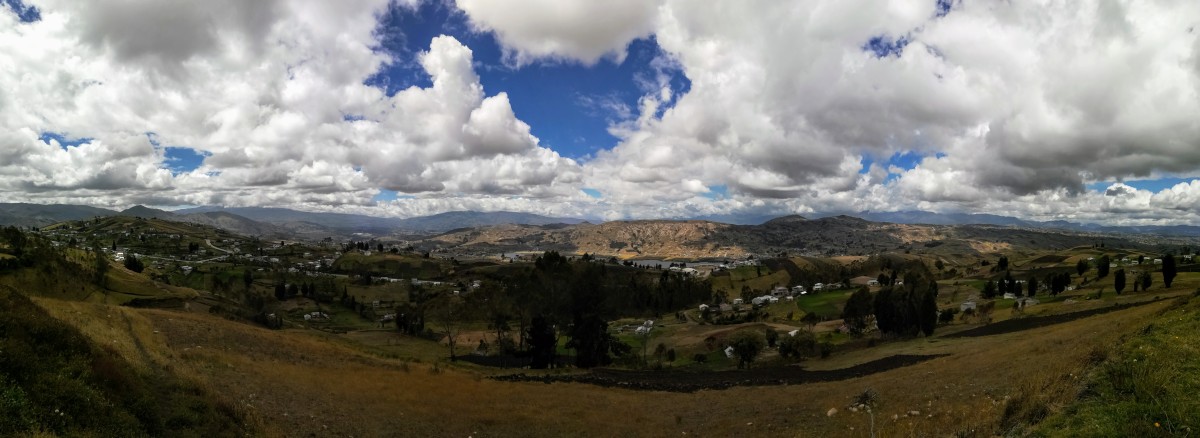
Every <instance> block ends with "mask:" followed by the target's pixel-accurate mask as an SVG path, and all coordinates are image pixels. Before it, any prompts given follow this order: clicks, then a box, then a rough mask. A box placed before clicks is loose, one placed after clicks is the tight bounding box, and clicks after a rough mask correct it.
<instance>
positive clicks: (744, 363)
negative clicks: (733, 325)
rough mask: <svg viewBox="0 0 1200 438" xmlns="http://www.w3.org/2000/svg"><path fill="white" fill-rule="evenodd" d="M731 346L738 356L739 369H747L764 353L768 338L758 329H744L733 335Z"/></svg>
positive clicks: (730, 341)
mask: <svg viewBox="0 0 1200 438" xmlns="http://www.w3.org/2000/svg"><path fill="white" fill-rule="evenodd" d="M729 346H730V347H733V355H734V356H737V358H738V369H746V368H750V364H751V363H752V362H754V359H757V358H758V354H759V353H762V350H763V348H764V347H765V346H766V340H765V339H763V335H762V333H760V332H758V331H757V330H742V331H740V332H737V333H735V334H734V335H733V337H732V338H731V339H730V340H729Z"/></svg>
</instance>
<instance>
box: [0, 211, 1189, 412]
mask: <svg viewBox="0 0 1200 438" xmlns="http://www.w3.org/2000/svg"><path fill="white" fill-rule="evenodd" d="M175 219H177V218H172V217H168V218H165V219H163V218H154V217H137V216H124V215H117V216H110V217H95V218H91V219H84V220H77V221H68V222H61V223H56V224H52V225H49V226H46V227H42V228H37V229H28V228H26V229H23V230H22V229H17V228H11V227H10V228H7V229H6V230H5V232H4V235H3V239H0V253H2V254H3V255H4V258H3V260H4V264H3V269H0V288H2V289H3V290H4V294H6V295H5V296H8V297H10V300H15V301H11V302H12V303H14V304H10V306H14V307H13V309H16V308H29V309H33V308H34V307H36V309H38V310H36V311H37V312H45V314H46V315H48V316H49V317H50V318H51V319H48V320H45V324H49V325H50V326H53V327H56V330H63V331H66V332H71V333H78V334H79V336H82V339H86V340H87V345H89V346H88V347H87V348H85V349H84V350H80V351H84V352H88V351H90V353H86V354H85V356H84V357H87V358H88V359H83V362H81V363H82V364H83V366H84V367H85V368H87V369H90V370H91V371H88V372H85V373H83V374H81V375H80V376H81V377H78V379H82V380H80V381H79V382H78V384H79V385H84V386H87V387H89V388H92V389H91V390H93V391H98V392H97V393H98V394H102V396H103V397H108V399H109V400H114V402H113V404H112V406H114V409H117V410H118V411H120V412H126V413H127V415H129V418H132V419H134V420H131V421H135V422H140V423H141V424H143V427H145V429H144V430H146V431H153V430H158V429H154V428H155V427H164V426H161V424H180V425H187V424H191V425H192V426H185V428H187V430H191V431H195V432H197V433H208V434H213V433H215V434H217V435H226V434H231V433H233V432H231V431H233V430H241V431H243V432H238V434H249V435H256V436H257V435H262V436H310V435H315V436H563V435H572V436H613V435H625V436H628V435H650V436H658V435H662V436H665V435H680V434H687V435H735V436H749V435H753V436H867V435H869V434H870V433H871V431H870V428H871V426H870V424H871V418H872V417H874V422H875V426H874V427H875V429H876V430H875V433H876V434H877V435H879V436H911V435H935V436H943V435H955V436H993V435H1036V436H1042V435H1058V434H1060V433H1061V432H1062V430H1059V429H1056V428H1055V427H1054V426H1048V425H1055V424H1073V425H1075V428H1074V429H1071V430H1080V431H1083V430H1087V431H1091V432H1088V433H1087V434H1088V435H1114V436H1116V435H1128V434H1133V435H1142V434H1146V433H1152V432H1154V431H1156V430H1162V427H1163V425H1166V427H1168V428H1170V429H1169V430H1171V431H1175V432H1181V431H1185V430H1189V429H1188V428H1192V427H1197V424H1194V419H1193V418H1192V417H1191V416H1190V415H1188V414H1186V412H1193V411H1189V410H1188V409H1191V408H1192V407H1194V406H1195V403H1196V401H1195V400H1194V399H1193V398H1191V397H1179V398H1177V399H1175V400H1172V401H1171V402H1170V403H1169V404H1167V405H1164V406H1161V408H1162V410H1161V412H1158V411H1156V412H1153V413H1141V412H1143V411H1141V410H1123V408H1119V407H1118V406H1122V405H1120V403H1126V402H1125V401H1122V400H1126V399H1127V398H1128V397H1140V395H1139V394H1140V393H1137V392H1134V393H1126V392H1122V391H1123V390H1117V391H1115V392H1104V393H1096V394H1092V393H1091V392H1089V391H1091V389H1089V388H1093V387H1096V386H1094V385H1100V384H1109V383H1105V382H1111V380H1110V379H1113V378H1116V377H1114V376H1116V375H1115V374H1113V373H1124V372H1137V373H1142V374H1137V376H1141V377H1134V376H1133V375H1131V376H1130V377H1128V378H1136V379H1158V380H1147V381H1148V382H1150V381H1152V382H1157V383H1155V385H1160V384H1161V385H1165V386H1163V388H1164V390H1166V391H1174V392H1173V393H1184V392H1186V391H1187V390H1188V388H1195V387H1196V386H1195V381H1194V380H1190V379H1186V378H1185V379H1178V378H1176V377H1169V376H1177V375H1179V374H1178V373H1181V372H1183V371H1182V370H1181V369H1177V368H1174V367H1169V366H1161V367H1158V368H1155V369H1153V370H1144V369H1140V368H1139V369H1138V370H1140V371H1138V370H1132V369H1126V368H1121V367H1122V366H1124V365H1122V364H1125V363H1128V362H1127V360H1128V358H1129V357H1131V356H1130V355H1131V354H1138V355H1141V356H1137V357H1143V358H1144V359H1143V360H1155V361H1163V360H1171V361H1176V362H1178V363H1181V364H1191V363H1196V360H1197V359H1200V358H1196V357H1193V356H1194V351H1195V350H1189V349H1187V348H1183V349H1182V350H1181V349H1178V348H1176V349H1174V350H1173V351H1176V352H1177V354H1181V355H1184V356H1172V357H1170V358H1167V357H1163V356H1145V355H1144V353H1141V352H1140V350H1137V348H1141V347H1132V346H1133V345H1143V344H1144V343H1146V342H1159V341H1156V339H1162V336H1164V335H1163V334H1161V333H1159V332H1158V330H1160V329H1158V328H1155V327H1169V328H1168V329H1167V330H1172V331H1171V332H1170V333H1172V334H1170V335H1169V336H1182V337H1178V338H1174V339H1176V340H1177V342H1181V343H1182V345H1192V346H1194V345H1196V344H1195V342H1197V341H1198V340H1200V336H1197V335H1195V334H1194V333H1196V332H1187V329H1186V328H1185V326H1180V325H1179V324H1182V322H1180V321H1175V320H1172V319H1170V318H1177V317H1176V316H1172V315H1196V314H1200V313H1197V312H1200V300H1198V299H1196V298H1195V295H1196V291H1197V290H1200V272H1197V271H1200V265H1197V264H1195V253H1194V249H1193V248H1195V247H1196V246H1195V243H1193V242H1188V241H1187V240H1186V239H1181V238H1162V239H1147V238H1132V237H1128V236H1118V235H1110V234H1102V235H1097V234H1093V233H1066V232H1061V233H1060V232H1050V231H1046V230H1025V229H1015V228H1005V227H996V226H982V225H980V226H916V225H903V224H886V223H876V222H868V221H863V220H860V219H854V218H842V217H833V218H825V219H816V220H807V219H803V218H799V217H786V218H781V219H777V220H773V221H768V222H767V223H765V224H763V225H760V226H744V225H728V224H719V223H714V222H703V221H683V222H674V221H634V222H612V223H605V224H599V225H594V224H576V225H566V224H563V225H496V226H490V227H480V228H472V229H466V230H459V231H451V232H449V233H443V234H438V235H434V236H432V237H425V238H421V239H415V240H404V241H401V240H394V241H393V240H388V239H385V238H381V239H377V240H376V239H371V240H345V241H340V240H334V239H332V238H322V239H318V240H309V239H305V238H297V237H293V238H292V239H284V240H264V239H263V238H261V237H247V236H244V235H240V234H236V233H233V232H230V231H228V230H226V229H224V228H222V227H218V226H212V225H205V224H198V223H195V222H194V221H177V220H175ZM618 243H624V245H620V244H618ZM513 253H516V254H519V255H520V256H510V255H512V254H513ZM1167 255H1170V258H1171V260H1172V261H1173V262H1176V263H1175V264H1171V267H1172V268H1174V269H1175V270H1177V271H1178V274H1176V276H1174V277H1172V280H1173V281H1172V283H1171V285H1170V287H1166V285H1165V281H1164V277H1163V271H1164V259H1165V258H1166V257H1167ZM133 260H136V262H134V261H133ZM647 260H664V262H662V263H657V262H656V263H649V262H647ZM1105 260H1107V261H1108V263H1107V264H1102V262H1103V261H1105ZM1155 260H1158V261H1157V262H1156V261H1155ZM667 261H669V263H668V262H667ZM1101 271H1104V272H1103V273H1101ZM1118 271H1119V272H1120V274H1118V273H1117V272H1118ZM67 273H71V274H67ZM1118 275H1120V278H1121V279H1125V278H1128V279H1129V280H1128V281H1127V282H1125V283H1121V282H1118V281H1116V280H1114V279H1115V278H1118V277H1117V276H1118ZM1063 277H1066V280H1065V281H1064V280H1063ZM1147 277H1149V280H1146V278H1147ZM1143 282H1148V283H1149V286H1148V287H1146V286H1144V284H1145V283H1143ZM1031 283H1032V286H1031ZM1119 283H1120V284H1121V286H1122V287H1120V288H1118V284H1119ZM1126 283H1127V284H1126ZM1118 289H1120V290H1118ZM20 297H28V298H20ZM862 297H866V298H865V299H866V301H865V306H866V307H865V308H863V307H862V306H863V303H864V302H863V301H861V300H862V299H863V298H862ZM22 299H25V300H29V301H28V304H21V300H22ZM22 306H24V307H22ZM31 306H32V307H31ZM852 309H853V310H852ZM6 311H9V310H6ZM12 311H16V310H12ZM1185 320H1186V318H1185ZM1172 321H1175V322H1172ZM10 333H11V332H10ZM24 339H25V338H21V337H19V336H14V335H8V337H6V338H5V339H4V340H3V342H4V343H5V345H6V347H4V348H5V349H4V350H3V351H19V350H20V348H24V347H21V345H26V344H23V343H22V342H25V340H24ZM29 345H34V344H29ZM1130 348H1135V349H1134V350H1130ZM29 354H34V355H35V356H36V355H37V354H43V353H29ZM31 357H33V356H31ZM106 357H111V358H112V359H103V358H106ZM109 360H117V361H119V362H120V363H121V364H122V365H120V366H121V367H122V368H123V369H128V370H130V371H129V372H132V373H139V374H144V375H155V376H163V377H159V379H170V380H171V381H178V382H180V383H179V384H178V386H174V387H177V388H184V387H188V388H198V389H197V390H194V391H192V390H189V391H192V392H188V394H194V395H192V397H199V398H198V399H196V400H195V401H193V402H190V403H193V404H195V405H196V406H200V404H201V403H202V404H203V405H204V406H211V408H205V409H207V410H205V411H203V412H207V413H206V414H204V415H210V416H212V415H215V417H204V418H209V419H208V420H203V421H207V422H212V421H218V420H215V419H216V418H220V420H219V423H220V424H224V425H225V426H221V427H225V428H227V429H224V430H225V431H224V432H212V431H211V430H210V431H209V432H201V429H199V426H198V424H200V423H197V421H201V420H199V419H198V418H200V417H195V415H197V414H188V413H184V412H181V411H174V412H172V411H169V410H168V411H164V412H162V413H155V414H150V413H147V412H143V411H139V410H138V409H139V408H137V407H136V406H139V405H138V404H137V403H145V402H136V403H135V402H130V403H133V404H122V403H125V402H123V401H122V400H126V399H125V398H121V397H124V396H122V395H120V393H115V392H111V391H112V390H111V389H105V388H106V387H105V386H104V384H103V383H97V381H91V380H87V379H89V377H86V376H88V375H94V374H95V373H98V372H101V368H97V367H100V366H101V365H99V364H100V363H102V362H103V361H109ZM98 361H99V362H98ZM1186 366H1190V365H1186ZM34 369H36V368H33V369H28V368H22V369H15V371H5V375H4V379H5V380H4V381H5V382H8V383H6V388H7V389H6V391H9V393H14V394H24V395H22V396H21V397H22V398H20V399H19V400H21V401H20V403H16V404H12V403H10V404H7V405H5V406H4V407H3V409H5V410H6V411H5V412H7V413H10V414H11V415H15V417H13V418H29V419H31V421H33V422H34V423H36V424H43V425H48V427H49V428H50V429H49V430H50V431H51V432H52V433H54V434H66V435H71V434H76V433H81V432H85V431H91V432H88V433H99V434H101V435H103V434H104V433H103V432H102V431H101V429H97V427H99V426H96V425H95V424H93V423H88V422H85V421H66V422H48V421H49V420H47V419H48V418H49V417H48V415H52V414H53V412H52V411H51V410H52V409H53V406H54V404H55V402H54V401H53V399H47V398H45V397H41V396H33V395H31V394H32V393H31V392H30V391H31V390H32V389H31V388H32V387H31V386H28V385H31V384H33V382H35V381H37V380H31V379H37V377H35V376H38V375H40V374H31V373H32V370H34ZM22 370H25V371H22ZM44 371H51V370H44ZM1146 373H1149V374H1146ZM1157 373H1171V374H1169V376H1159V375H1158V374H1157ZM1162 379H1168V380H1167V381H1169V382H1171V383H1163V382H1164V380H1162ZM1139 381H1140V380H1139ZM89 382H90V383H89ZM1122 382H1124V381H1122ZM1113 384H1116V383H1115V382H1114V383H1113ZM1120 384H1122V385H1130V384H1132V385H1138V383H1136V382H1125V383H1120ZM13 391H17V392H13ZM62 391H66V389H62ZM171 391H182V390H168V391H166V392H161V393H153V392H151V393H144V394H143V395H142V396H140V397H143V399H144V400H151V401H150V402H151V403H159V404H165V405H172V404H175V403H181V402H179V401H177V400H179V397H181V395H180V394H178V393H176V392H171ZM868 391H869V393H871V394H874V396H873V397H875V398H873V399H872V400H874V401H871V402H870V403H868V405H863V404H860V403H858V402H856V401H855V400H857V399H858V398H860V396H862V394H864V393H866V392H868ZM52 394H57V393H53V392H52ZM171 400H176V401H171ZM514 406H520V408H519V409H515V408H513V407H514ZM868 408H869V409H868ZM448 412H452V413H453V415H449V416H447V413H448ZM1081 412H1082V413H1083V415H1102V416H1103V418H1105V419H1106V421H1107V422H1105V423H1103V424H1104V426H1100V425H1097V424H1101V423H1086V424H1083V423H1079V421H1080V420H1079V418H1078V415H1080V414H1079V413H1081ZM1091 412H1097V413H1095V414H1090V413H1091ZM93 414H94V412H89V411H86V410H82V411H81V410H78V409H77V410H73V411H72V415H80V416H87V415H93ZM123 415H125V414H123ZM1146 415H1149V417H1145V418H1153V419H1154V421H1149V422H1147V421H1143V420H1139V419H1140V418H1143V417H1144V416H1146ZM1122 416H1125V417H1127V418H1128V419H1129V421H1128V422H1116V421H1108V420H1107V419H1111V418H1123V417H1122ZM188 418H192V419H191V420H189V419H188ZM1097 418H1100V417H1097ZM1155 422H1157V423H1158V424H1159V426H1154V423H1155ZM6 424H7V425H5V426H4V427H6V428H8V429H7V430H9V431H17V430H26V429H22V427H25V426H22V425H21V424H19V423H6ZM156 424H158V425H160V426H155V425H156ZM212 424H217V423H212ZM528 424H538V425H539V427H538V428H537V429H536V430H530V429H529V428H528V426H527V425H528ZM1097 427H1099V429H1095V428H1097ZM1088 428H1093V429H1088ZM149 433H150V434H152V435H153V434H154V433H153V432H149Z"/></svg>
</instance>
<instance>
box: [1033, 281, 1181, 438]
mask: <svg viewBox="0 0 1200 438" xmlns="http://www.w3.org/2000/svg"><path fill="white" fill-rule="evenodd" d="M1197 292H1198V293H1200V291H1197ZM1093 356H1094V357H1095V360H1097V361H1100V363H1099V365H1098V366H1097V367H1096V368H1095V369H1094V371H1092V373H1091V374H1090V375H1089V376H1088V377H1087V383H1086V385H1085V386H1084V388H1083V391H1082V392H1081V394H1080V396H1079V399H1078V400H1077V401H1076V402H1075V403H1074V404H1073V405H1071V406H1068V407H1067V408H1066V409H1065V410H1063V411H1061V412H1059V413H1058V414H1057V415H1054V416H1051V417H1050V418H1048V419H1047V420H1046V421H1045V422H1043V423H1041V425H1040V427H1039V428H1038V429H1037V432H1036V435H1038V436H1087V437H1095V436H1111V437H1127V436H1189V435H1195V434H1196V433H1197V432H1200V298H1197V295H1196V294H1193V295H1192V296H1191V297H1181V298H1178V299H1177V301H1175V302H1174V303H1173V305H1172V306H1171V307H1168V308H1167V309H1166V310H1165V311H1164V312H1163V313H1162V314H1161V315H1160V316H1159V317H1158V318H1157V319H1156V320H1155V321H1154V322H1153V323H1151V324H1149V325H1147V326H1145V327H1144V328H1142V329H1141V330H1140V331H1138V332H1136V333H1135V334H1132V335H1129V336H1128V337H1127V338H1126V339H1125V341H1124V342H1122V343H1121V344H1119V345H1118V346H1116V347H1114V348H1113V349H1112V350H1109V351H1103V350H1097V351H1096V352H1094V353H1093Z"/></svg>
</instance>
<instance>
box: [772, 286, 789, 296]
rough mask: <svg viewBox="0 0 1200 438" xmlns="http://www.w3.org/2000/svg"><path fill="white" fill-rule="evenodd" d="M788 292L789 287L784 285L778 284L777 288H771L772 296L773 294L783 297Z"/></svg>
mask: <svg viewBox="0 0 1200 438" xmlns="http://www.w3.org/2000/svg"><path fill="white" fill-rule="evenodd" d="M787 294H788V288H786V287H783V286H776V287H775V289H772V290H771V296H773V297H782V296H785V295H787Z"/></svg>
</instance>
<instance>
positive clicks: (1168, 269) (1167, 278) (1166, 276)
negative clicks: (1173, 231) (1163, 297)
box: [1162, 254, 1176, 287]
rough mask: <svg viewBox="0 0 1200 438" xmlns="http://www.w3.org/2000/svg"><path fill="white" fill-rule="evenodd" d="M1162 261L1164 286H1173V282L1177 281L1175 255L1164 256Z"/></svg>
mask: <svg viewBox="0 0 1200 438" xmlns="http://www.w3.org/2000/svg"><path fill="white" fill-rule="evenodd" d="M1162 263H1163V264H1162V274H1163V286H1166V287H1171V282H1172V281H1175V273H1176V272H1175V256H1173V255H1170V254H1167V255H1165V256H1163V258H1162Z"/></svg>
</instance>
